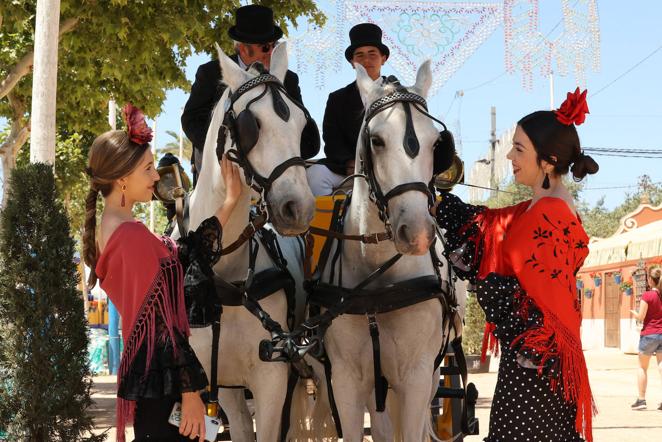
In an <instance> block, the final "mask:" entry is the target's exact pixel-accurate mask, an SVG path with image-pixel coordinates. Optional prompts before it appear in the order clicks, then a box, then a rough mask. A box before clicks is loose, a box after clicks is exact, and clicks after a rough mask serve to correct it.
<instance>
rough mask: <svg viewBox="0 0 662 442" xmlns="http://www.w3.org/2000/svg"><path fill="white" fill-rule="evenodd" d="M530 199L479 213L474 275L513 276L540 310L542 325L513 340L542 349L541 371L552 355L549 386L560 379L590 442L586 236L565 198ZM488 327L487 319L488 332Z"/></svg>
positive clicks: (592, 404)
mask: <svg viewBox="0 0 662 442" xmlns="http://www.w3.org/2000/svg"><path fill="white" fill-rule="evenodd" d="M530 204H531V201H525V202H523V203H520V204H518V205H516V206H512V207H507V208H504V209H496V210H490V209H488V210H486V211H484V212H482V213H480V214H478V215H477V217H476V219H475V221H476V222H477V224H478V226H479V230H480V235H481V238H475V240H477V241H478V242H479V243H480V242H482V247H483V259H482V261H481V263H480V269H479V272H478V278H479V279H483V278H485V277H486V276H487V275H488V274H489V273H491V272H496V273H499V274H502V275H504V276H513V275H514V276H516V277H517V280H518V281H519V284H520V286H521V287H522V289H523V290H524V292H525V293H526V295H527V296H528V297H530V298H531V299H532V300H533V301H534V303H535V305H536V306H537V307H538V308H539V309H540V311H541V312H542V313H543V326H542V327H540V328H532V329H529V330H527V331H525V332H524V333H522V334H521V335H520V336H518V337H517V338H516V339H515V341H513V343H512V345H513V346H514V345H520V349H521V350H534V351H536V352H537V353H538V354H542V359H541V361H540V367H541V368H540V369H539V374H542V367H543V366H544V364H545V362H547V361H548V360H549V359H550V358H555V359H556V364H555V368H556V369H557V370H558V373H560V378H559V379H558V380H557V379H554V378H551V377H550V384H551V388H552V390H556V389H557V387H558V382H560V383H562V387H563V396H564V399H565V400H566V401H567V402H571V403H573V404H576V405H577V418H576V420H575V428H576V430H577V432H578V433H580V434H583V435H584V437H585V438H586V440H587V441H589V442H591V441H592V440H593V435H592V417H593V415H594V414H595V413H596V408H595V402H594V400H593V396H592V393H591V387H590V385H589V380H588V370H587V368H586V361H585V360H584V354H583V352H582V345H581V338H580V329H579V328H580V325H581V319H582V318H581V310H580V306H579V303H578V300H577V295H576V279H575V274H576V272H577V270H578V269H579V268H580V267H581V265H582V263H583V262H584V259H585V258H586V255H587V254H588V248H587V244H588V236H587V235H586V232H585V231H584V229H583V227H582V225H581V222H580V220H579V219H578V218H577V216H576V215H575V214H574V213H572V212H571V211H570V208H569V207H568V205H567V204H566V203H565V201H563V200H561V199H559V198H551V197H546V198H541V199H540V200H539V201H538V202H537V203H536V204H535V205H533V207H531V208H529V206H530ZM527 209H528V210H527ZM478 246H479V247H481V245H480V244H479V245H478ZM523 304H524V303H523ZM514 314H521V315H523V316H525V315H526V312H514ZM489 331H491V328H490V324H488V326H487V329H486V335H488V334H489V333H488V332H489ZM492 338H493V336H492ZM494 341H496V339H495V340H494ZM484 347H486V345H485V344H484Z"/></svg>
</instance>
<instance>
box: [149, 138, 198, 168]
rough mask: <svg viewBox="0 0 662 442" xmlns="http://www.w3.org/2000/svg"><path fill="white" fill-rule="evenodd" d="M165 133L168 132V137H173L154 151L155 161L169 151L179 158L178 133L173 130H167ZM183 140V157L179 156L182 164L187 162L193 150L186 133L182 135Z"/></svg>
mask: <svg viewBox="0 0 662 442" xmlns="http://www.w3.org/2000/svg"><path fill="white" fill-rule="evenodd" d="M166 134H168V135H169V136H170V137H172V138H173V141H170V142H169V143H167V144H166V145H165V146H163V147H162V148H160V149H159V150H158V152H156V156H157V158H156V161H158V160H160V159H161V157H162V156H163V155H165V154H167V153H171V154H173V155H174V156H176V157H177V158H179V134H178V133H175V132H174V131H171V130H167V131H166ZM182 136H183V137H184V140H183V143H182V144H183V148H184V149H183V151H184V157H183V158H179V162H180V163H181V164H182V165H184V164H186V163H187V162H188V160H189V158H191V153H192V152H193V143H191V140H189V139H188V138H187V137H186V135H183V134H182Z"/></svg>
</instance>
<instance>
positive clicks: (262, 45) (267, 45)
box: [253, 41, 276, 54]
mask: <svg viewBox="0 0 662 442" xmlns="http://www.w3.org/2000/svg"><path fill="white" fill-rule="evenodd" d="M253 46H257V47H258V48H260V49H261V50H262V52H263V53H265V54H266V53H267V52H269V51H270V50H272V49H273V48H274V47H275V46H276V42H275V41H272V42H270V43H255V44H253Z"/></svg>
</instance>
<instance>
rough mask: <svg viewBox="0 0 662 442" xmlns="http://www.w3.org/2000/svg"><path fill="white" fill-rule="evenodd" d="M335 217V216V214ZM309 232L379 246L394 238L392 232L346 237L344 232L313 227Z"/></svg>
mask: <svg viewBox="0 0 662 442" xmlns="http://www.w3.org/2000/svg"><path fill="white" fill-rule="evenodd" d="M333 215H335V213H334V214H333ZM333 215H332V216H333ZM309 232H310V233H312V234H314V235H320V236H326V237H327V238H333V239H338V240H349V241H361V242H362V243H363V244H379V243H380V242H382V241H386V240H388V239H391V238H392V237H393V235H392V234H391V232H388V231H385V232H379V233H364V234H363V235H346V234H344V233H342V232H336V231H333V230H326V229H320V228H319V227H313V226H311V227H310V229H309Z"/></svg>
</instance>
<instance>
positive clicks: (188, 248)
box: [178, 216, 223, 327]
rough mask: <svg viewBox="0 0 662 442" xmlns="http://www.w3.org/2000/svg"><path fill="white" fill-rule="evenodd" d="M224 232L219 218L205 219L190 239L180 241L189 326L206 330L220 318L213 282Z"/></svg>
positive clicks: (190, 235)
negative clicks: (214, 269) (214, 267)
mask: <svg viewBox="0 0 662 442" xmlns="http://www.w3.org/2000/svg"><path fill="white" fill-rule="evenodd" d="M222 238H223V229H222V226H221V224H220V222H219V221H218V218H216V217H215V216H212V217H210V218H207V219H206V220H204V221H203V222H202V223H201V224H200V226H198V228H197V229H196V230H195V231H192V232H189V233H188V235H187V236H186V238H182V239H179V240H178V245H179V257H180V262H181V263H182V266H183V267H184V271H185V276H184V298H185V300H186V312H187V316H188V320H189V324H190V325H191V326H192V327H204V326H207V325H209V324H211V323H212V322H213V321H214V320H216V319H218V317H219V315H220V309H221V306H220V303H219V302H218V299H217V297H216V292H215V289H214V282H213V276H214V273H213V270H212V268H213V266H214V264H216V263H217V262H218V260H219V259H220V258H221V251H222V249H223V248H222Z"/></svg>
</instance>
